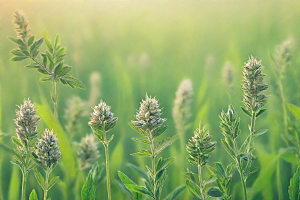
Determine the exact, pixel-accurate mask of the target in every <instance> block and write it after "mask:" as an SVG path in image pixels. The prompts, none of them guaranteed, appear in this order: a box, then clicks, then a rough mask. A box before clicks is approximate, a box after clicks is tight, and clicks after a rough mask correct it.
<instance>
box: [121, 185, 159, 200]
mask: <svg viewBox="0 0 300 200" xmlns="http://www.w3.org/2000/svg"><path fill="white" fill-rule="evenodd" d="M125 186H126V188H127V189H128V190H130V191H132V192H138V193H141V194H145V195H147V196H150V197H152V198H153V197H154V195H153V194H152V192H150V191H148V190H147V188H145V187H143V186H139V185H135V184H125Z"/></svg>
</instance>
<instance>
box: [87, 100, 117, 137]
mask: <svg viewBox="0 0 300 200" xmlns="http://www.w3.org/2000/svg"><path fill="white" fill-rule="evenodd" d="M93 109H94V111H93V112H92V113H91V121H90V122H89V125H90V126H91V128H92V129H93V130H101V131H109V130H110V129H111V128H113V125H114V124H115V123H116V122H117V120H118V118H117V117H114V113H112V112H111V111H110V106H108V105H106V103H105V102H104V101H102V100H101V101H100V103H99V104H98V105H97V106H95V107H94V108H93Z"/></svg>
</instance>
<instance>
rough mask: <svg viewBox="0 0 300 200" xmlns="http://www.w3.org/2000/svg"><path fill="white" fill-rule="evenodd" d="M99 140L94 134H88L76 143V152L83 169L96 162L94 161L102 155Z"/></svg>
mask: <svg viewBox="0 0 300 200" xmlns="http://www.w3.org/2000/svg"><path fill="white" fill-rule="evenodd" d="M98 144H99V143H98V142H97V141H96V138H95V137H94V135H93V134H89V135H86V136H85V137H82V138H81V141H80V142H79V143H76V144H75V145H76V148H77V151H76V154H77V157H78V159H79V162H80V165H81V168H82V169H85V168H88V167H90V166H92V165H93V164H94V161H95V160H96V159H97V158H99V157H100V154H99V150H98Z"/></svg>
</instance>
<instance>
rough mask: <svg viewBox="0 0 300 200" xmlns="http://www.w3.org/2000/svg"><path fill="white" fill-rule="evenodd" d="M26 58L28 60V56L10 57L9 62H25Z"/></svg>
mask: <svg viewBox="0 0 300 200" xmlns="http://www.w3.org/2000/svg"><path fill="white" fill-rule="evenodd" d="M26 58H28V56H15V57H12V58H11V59H10V61H21V60H25V59H26Z"/></svg>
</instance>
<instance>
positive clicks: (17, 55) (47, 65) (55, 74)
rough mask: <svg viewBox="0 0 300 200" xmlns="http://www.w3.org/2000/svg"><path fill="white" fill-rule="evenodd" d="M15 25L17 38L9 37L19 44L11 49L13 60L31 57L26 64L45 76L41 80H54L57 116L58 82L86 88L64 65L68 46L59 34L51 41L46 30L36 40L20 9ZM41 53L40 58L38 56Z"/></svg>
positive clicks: (53, 93) (53, 90)
mask: <svg viewBox="0 0 300 200" xmlns="http://www.w3.org/2000/svg"><path fill="white" fill-rule="evenodd" d="M13 22H14V25H15V30H16V33H17V38H13V37H9V39H10V40H11V41H12V42H14V43H15V44H17V46H18V48H17V49H14V50H12V51H11V53H12V54H13V55H14V56H13V57H12V58H11V59H10V60H11V61H22V60H25V59H31V60H32V61H33V62H32V63H31V64H29V65H26V67H28V68H34V69H37V71H38V72H39V73H41V74H43V75H44V76H43V77H41V78H40V81H42V82H43V81H52V91H51V100H52V102H53V107H54V108H53V110H54V115H55V116H56V117H57V103H58V95H57V91H56V83H57V82H61V83H63V84H65V85H69V86H70V87H72V88H76V87H77V88H80V89H85V87H84V85H83V84H82V82H81V81H80V80H78V79H76V78H74V77H73V76H71V75H70V74H69V72H70V71H71V69H72V68H71V67H70V66H66V65H64V57H65V55H66V54H65V51H66V48H65V47H63V46H62V45H61V44H60V40H61V39H60V35H59V34H57V35H56V37H55V39H54V42H51V40H50V38H49V36H48V34H47V32H46V31H44V38H40V39H38V40H34V39H35V38H34V36H33V35H30V29H29V21H28V19H27V17H26V16H25V15H24V14H23V13H22V12H20V11H15V12H14V21H13ZM43 41H45V43H46V46H47V50H46V51H45V53H41V52H40V51H39V48H40V46H41V44H42V43H43ZM38 55H40V58H38Z"/></svg>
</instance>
